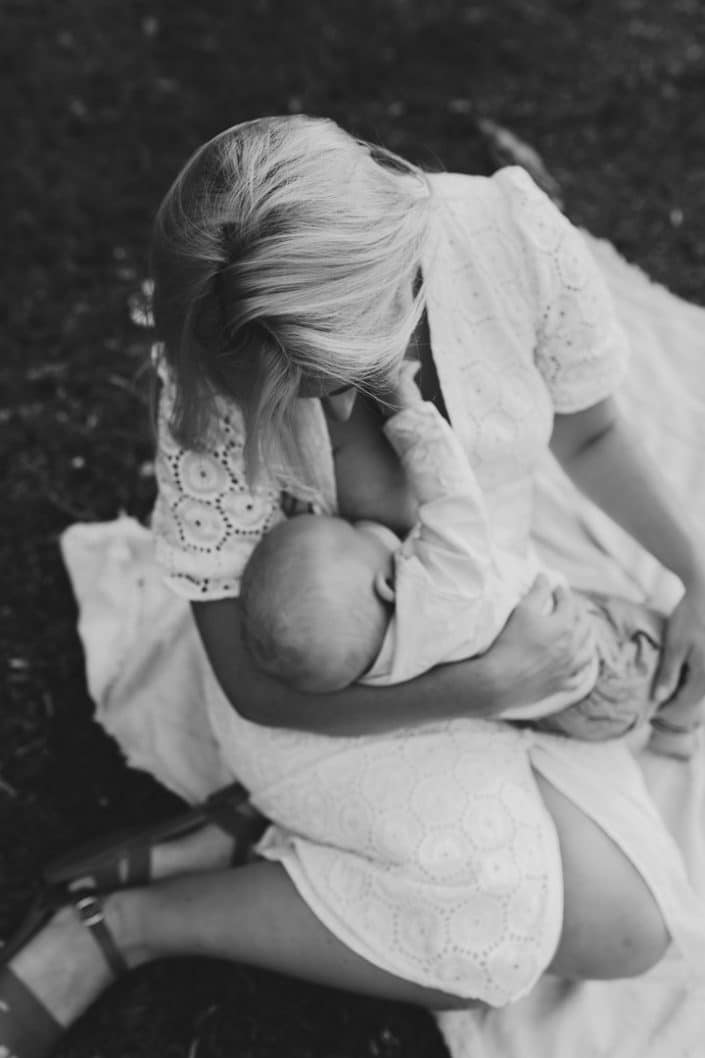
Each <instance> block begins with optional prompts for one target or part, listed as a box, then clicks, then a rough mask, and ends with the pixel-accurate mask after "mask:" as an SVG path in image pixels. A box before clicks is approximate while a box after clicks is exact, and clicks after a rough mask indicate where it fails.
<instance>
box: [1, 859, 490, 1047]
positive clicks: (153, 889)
mask: <svg viewBox="0 0 705 1058" xmlns="http://www.w3.org/2000/svg"><path fill="white" fill-rule="evenodd" d="M104 912H105V919H106V924H107V926H108V928H109V929H110V931H111V932H112V934H113V936H114V937H115V940H116V943H117V945H118V947H119V948H120V950H121V951H122V953H123V955H124V957H125V959H126V961H127V963H128V965H129V966H138V965H141V964H142V963H145V962H148V961H150V960H152V959H160V958H169V957H172V956H179V955H199V956H210V957H214V958H218V959H230V960H233V961H234V962H239V963H246V964H249V965H251V966H258V967H262V968H265V969H269V970H275V971H279V972H281V973H285V974H288V975H290V976H293V977H301V978H304V979H305V980H308V981H313V982H317V983H320V984H334V985H335V986H337V987H339V988H343V989H347V990H348V991H352V992H359V993H363V994H366V995H372V996H380V997H383V998H386V999H392V1000H398V1001H401V1002H408V1003H416V1004H419V1005H422V1006H428V1007H437V1008H442V1007H458V1006H468V1005H470V1004H468V1003H467V1002H465V1001H462V1000H459V999H457V998H456V997H453V996H450V995H446V994H444V993H442V992H436V991H433V990H430V989H425V988H423V987H421V986H419V985H415V984H410V983H409V982H407V981H403V980H401V979H400V978H397V977H394V976H393V975H392V974H388V973H385V972H384V971H383V970H380V969H378V968H377V967H375V966H373V965H372V964H371V963H369V962H367V961H366V960H365V959H362V958H360V957H359V956H357V955H355V954H354V953H353V952H351V951H350V950H349V949H348V948H346V947H345V945H343V944H342V943H341V942H340V941H339V940H337V939H336V938H335V937H334V936H333V934H332V933H330V932H329V931H328V930H327V929H326V928H325V927H324V926H323V925H322V924H321V923H320V922H319V920H318V919H317V918H316V917H315V915H313V913H312V912H311V911H310V910H309V908H308V907H307V905H306V904H305V903H304V901H303V900H302V899H301V897H300V896H299V895H298V893H297V891H296V889H295V888H294V885H293V883H292V882H291V881H290V879H289V877H288V876H287V874H286V873H285V871H284V869H283V868H282V867H281V866H279V865H278V864H275V863H265V862H261V863H254V864H250V865H248V866H246V867H239V868H235V869H229V870H224V871H217V872H215V871H214V872H204V873H200V874H194V875H187V876H183V877H179V878H171V879H168V880H165V881H162V882H155V883H153V884H152V885H150V886H148V887H145V888H143V889H127V890H124V891H122V892H116V893H113V894H112V895H110V896H108V897H107V898H105V899H104ZM11 965H12V969H13V970H14V972H15V973H16V974H17V975H18V976H19V977H21V978H22V979H23V980H24V982H25V984H26V985H27V986H28V987H29V988H30V989H31V990H32V991H33V992H34V993H35V994H36V995H37V997H38V998H39V999H41V1001H42V1002H43V1003H44V1005H45V1006H46V1007H47V1008H48V1009H49V1011H50V1012H51V1013H52V1014H53V1015H54V1017H55V1018H56V1020H57V1021H59V1022H60V1023H61V1024H65V1025H68V1024H70V1023H71V1022H72V1021H74V1020H75V1019H76V1018H77V1017H78V1016H79V1015H80V1014H81V1013H82V1012H83V1011H84V1010H85V1009H86V1008H87V1007H88V1006H89V1005H90V1004H91V1003H92V1002H93V1000H94V999H95V998H96V997H97V996H98V995H99V994H100V993H101V992H102V991H103V989H104V988H105V987H107V985H108V984H109V983H110V980H111V975H110V973H109V971H108V969H107V966H106V964H105V962H104V960H103V958H102V956H101V954H100V952H99V949H98V947H97V946H96V944H95V942H94V941H93V939H92V938H91V937H90V936H89V934H88V932H87V931H86V929H85V927H84V926H82V925H81V924H80V922H79V920H78V918H77V916H76V915H75V913H74V912H73V911H72V910H71V909H68V908H67V909H64V910H62V911H61V912H59V913H58V914H57V915H56V916H55V917H54V919H52V921H51V923H50V924H49V925H48V926H47V928H46V929H44V930H43V931H42V932H41V933H40V934H39V935H38V936H37V937H36V938H35V939H34V940H33V941H32V942H31V943H30V944H29V945H27V947H26V948H24V949H23V950H22V951H21V952H20V953H19V955H18V956H17V957H16V958H15V959H14V960H13V961H12V963H11ZM0 1042H1V1041H0Z"/></svg>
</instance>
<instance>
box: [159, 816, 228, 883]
mask: <svg viewBox="0 0 705 1058" xmlns="http://www.w3.org/2000/svg"><path fill="white" fill-rule="evenodd" d="M235 848H236V840H235V838H234V837H233V836H232V835H231V834H226V833H225V831H224V830H221V828H220V827H219V826H218V825H217V824H216V823H208V824H206V825H205V826H203V827H201V828H200V829H199V830H196V831H194V833H193V834H187V835H186V836H185V837H183V838H178V839H175V840H172V841H167V842H164V844H162V845H156V846H155V847H154V848H153V849H150V856H149V876H150V878H152V879H154V880H155V881H156V880H157V879H160V878H171V877H173V876H174V875H177V874H195V873H197V872H198V871H215V870H221V869H224V868H225V867H229V866H230V865H231V864H232V862H233V858H234V854H235Z"/></svg>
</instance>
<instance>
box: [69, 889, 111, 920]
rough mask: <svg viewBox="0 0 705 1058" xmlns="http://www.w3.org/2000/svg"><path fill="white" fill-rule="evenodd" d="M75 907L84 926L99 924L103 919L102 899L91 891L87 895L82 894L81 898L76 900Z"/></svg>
mask: <svg viewBox="0 0 705 1058" xmlns="http://www.w3.org/2000/svg"><path fill="white" fill-rule="evenodd" d="M74 907H75V908H76V910H77V911H78V915H79V918H80V919H81V922H83V924H84V926H89V927H92V926H99V925H100V923H101V922H102V921H103V917H104V916H103V908H102V906H101V903H100V900H98V898H97V897H96V896H93V894H90V893H89V894H88V895H87V896H82V897H81V899H80V900H76V901H75V903H74Z"/></svg>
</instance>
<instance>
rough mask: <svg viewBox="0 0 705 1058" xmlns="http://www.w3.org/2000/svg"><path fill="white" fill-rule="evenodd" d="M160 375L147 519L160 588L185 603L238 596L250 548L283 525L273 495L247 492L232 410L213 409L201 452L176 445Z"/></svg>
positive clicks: (271, 490) (168, 393)
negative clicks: (153, 497) (153, 494)
mask: <svg viewBox="0 0 705 1058" xmlns="http://www.w3.org/2000/svg"><path fill="white" fill-rule="evenodd" d="M160 375H161V376H162V391H161V396H160V401H159V418H158V447H157V457H156V476H157V485H158V498H157V502H156V505H155V508H154V513H153V517H152V530H153V533H154V537H155V541H156V554H157V560H158V561H159V563H160V564H161V566H162V567H163V569H164V571H165V574H166V582H167V584H168V585H169V586H170V587H171V588H172V589H173V590H174V591H175V592H176V593H177V594H178V595H181V596H183V597H185V598H187V599H192V600H196V599H202V600H205V599H222V598H227V597H229V596H235V595H238V594H239V590H240V577H241V575H242V571H243V569H244V568H245V564H246V563H247V560H248V558H249V556H250V554H251V553H252V551H253V550H254V547H255V545H256V544H257V542H258V541H259V540H260V538H261V537H262V536H263V534H264V533H266V532H267V531H268V530H269V529H270V528H271V527H272V526H273V525H274V524H275V523H276V522H278V521H280V520H281V519H282V518H283V514H282V511H281V505H280V491H279V489H278V488H275V487H263V488H259V489H255V490H253V489H251V488H250V487H249V486H248V484H247V482H246V478H245V468H244V455H243V447H244V423H243V419H242V414H241V412H240V411H239V409H238V408H237V406H236V405H234V404H231V403H227V404H226V402H224V401H220V402H219V404H218V417H217V421H216V422H215V423H214V424H213V428H212V431H211V437H210V438H209V442H208V447H207V449H206V450H205V451H202V452H193V451H188V450H187V449H184V448H182V447H181V446H180V445H179V444H177V443H176V441H175V440H174V438H173V436H172V434H171V432H170V430H169V417H170V411H171V406H172V401H173V390H172V386H171V383H170V382H169V379H168V377H167V376H166V375H165V373H164V372H163V371H162V370H160Z"/></svg>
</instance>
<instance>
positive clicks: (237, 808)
mask: <svg viewBox="0 0 705 1058" xmlns="http://www.w3.org/2000/svg"><path fill="white" fill-rule="evenodd" d="M203 812H204V815H205V816H206V818H207V819H209V820H210V821H211V822H213V823H216V824H217V825H218V826H219V827H220V829H221V830H224V831H225V833H226V834H230V835H232V837H234V838H235V839H237V840H240V841H241V840H242V838H243V831H244V832H245V833H246V834H247V837H248V839H251V834H250V831H251V830H256V829H257V827H258V824H260V822H261V828H262V831H264V830H265V829H266V826H267V822H266V820H265V819H264V816H262V815H261V813H260V812H258V810H257V809H256V808H255V807H254V805H253V804H252V802H251V801H250V798H249V795H248V793H247V790H246V789H245V788H244V786H241V785H240V784H239V783H233V785H231V786H226V787H225V788H224V789H222V790H218V791H217V792H216V793H214V794H211V796H210V797H208V798H206V800H205V801H204V803H203Z"/></svg>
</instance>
